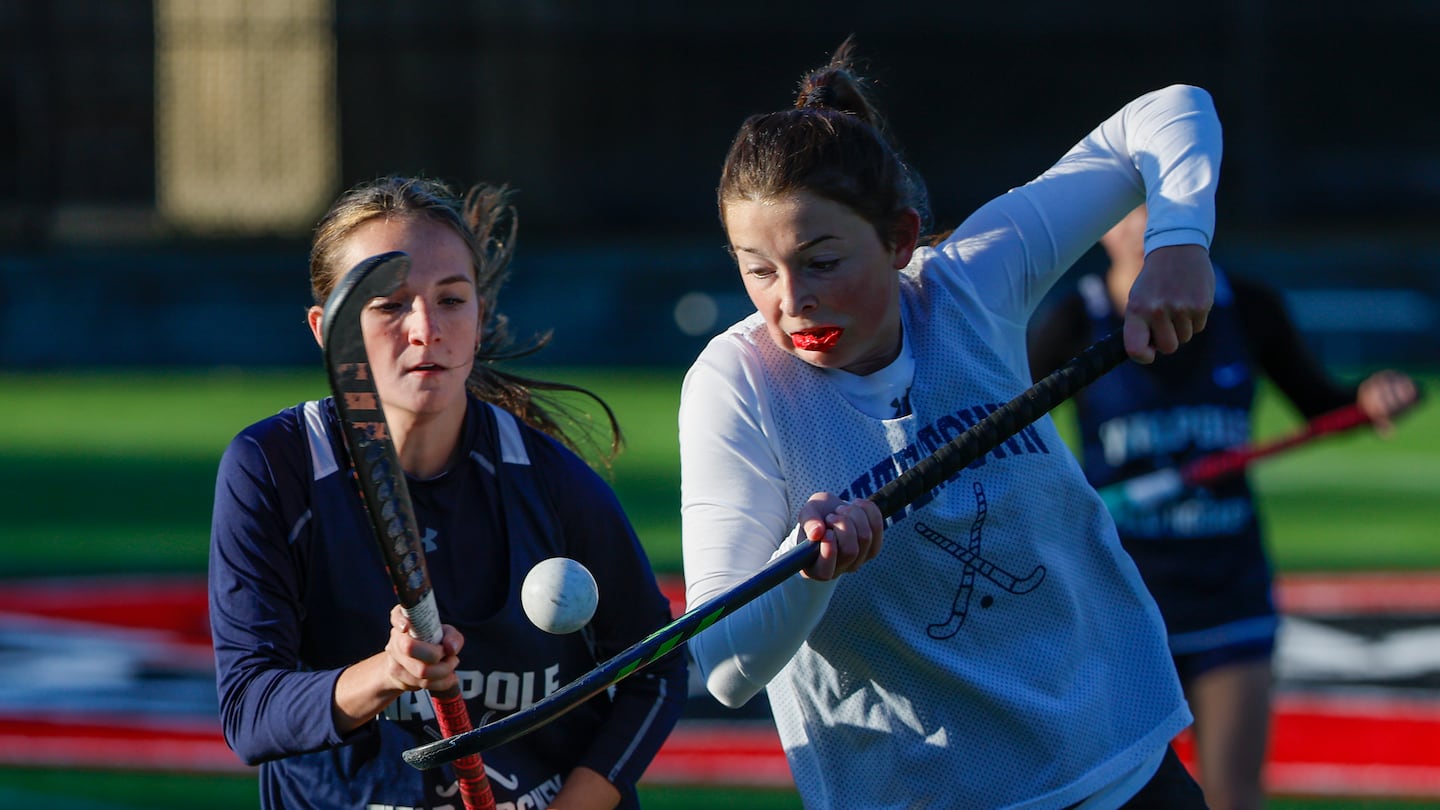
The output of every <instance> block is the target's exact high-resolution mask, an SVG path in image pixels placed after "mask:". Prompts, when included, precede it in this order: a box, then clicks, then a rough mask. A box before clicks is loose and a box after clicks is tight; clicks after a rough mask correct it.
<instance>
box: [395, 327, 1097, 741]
mask: <svg viewBox="0 0 1440 810" xmlns="http://www.w3.org/2000/svg"><path fill="white" fill-rule="evenodd" d="M1124 359H1125V345H1124V342H1123V337H1122V335H1121V334H1120V333H1119V332H1116V333H1114V334H1112V335H1109V336H1108V337H1106V338H1104V339H1102V340H1100V341H1099V342H1097V343H1096V344H1095V345H1093V346H1091V347H1090V348H1088V349H1086V350H1085V352H1084V353H1082V354H1081V355H1080V356H1079V357H1076V358H1075V359H1073V360H1071V361H1070V362H1069V363H1067V364H1065V365H1064V366H1062V367H1061V368H1059V369H1057V370H1056V371H1055V372H1054V373H1052V374H1050V375H1049V376H1047V377H1045V378H1044V379H1042V380H1040V381H1039V382H1037V383H1036V384H1035V385H1033V386H1031V387H1030V388H1028V389H1026V390H1025V391H1024V392H1023V393H1021V394H1020V395H1019V396H1018V397H1016V398H1015V399H1012V400H1010V402H1008V403H1006V404H1005V405H1002V406H1001V407H999V408H998V409H996V410H995V411H994V412H992V413H991V414H990V415H989V416H987V417H986V418H985V419H983V420H981V421H980V422H979V423H977V424H976V425H975V426H974V427H972V428H970V429H969V430H967V431H965V432H964V433H962V434H961V435H959V436H957V437H955V438H954V439H952V440H951V441H950V442H949V443H948V444H946V445H945V446H943V447H941V448H940V449H938V450H936V451H935V452H934V453H933V454H931V455H930V456H929V457H927V458H925V459H923V460H921V461H920V462H919V463H917V464H916V465H915V466H913V467H911V468H910V469H908V470H906V471H905V472H903V473H901V474H900V475H899V476H898V477H897V478H895V479H894V480H892V481H890V482H889V483H887V484H886V485H884V486H883V487H881V488H880V489H879V490H877V491H876V492H875V494H874V495H872V496H871V497H870V500H871V501H873V502H874V503H875V504H876V505H877V506H879V507H880V511H881V513H882V514H884V515H885V516H886V517H890V516H893V515H894V514H895V513H896V512H898V511H899V510H900V509H903V508H904V507H905V506H906V505H908V504H910V503H912V502H913V501H914V500H915V499H917V498H919V497H920V496H921V495H924V494H925V493H927V492H929V491H930V490H932V489H934V488H935V487H936V486H939V485H940V484H941V483H943V482H944V481H945V480H946V479H947V478H949V477H951V476H952V475H955V474H957V473H959V472H960V471H961V470H963V469H964V468H965V467H966V466H968V465H969V464H970V463H971V462H973V461H974V460H976V459H978V458H980V457H981V456H983V455H984V454H985V453H987V452H989V451H990V450H993V449H994V448H995V447H997V446H999V444H1000V443H1001V442H1003V441H1005V440H1006V439H1008V438H1009V437H1010V436H1012V435H1014V434H1015V433H1016V432H1018V431H1019V430H1021V429H1022V428H1024V427H1025V426H1027V425H1029V424H1030V423H1032V422H1034V421H1035V420H1037V419H1039V418H1040V417H1041V416H1043V415H1045V413H1047V412H1048V411H1050V410H1051V409H1053V408H1054V407H1055V406H1056V405H1059V404H1060V403H1061V402H1063V401H1065V400H1066V399H1068V398H1069V397H1071V396H1073V395H1074V394H1075V393H1076V392H1077V391H1079V390H1080V389H1081V388H1084V387H1085V386H1086V385H1089V384H1090V383H1092V382H1094V381H1095V380H1097V379H1099V378H1100V377H1101V376H1102V375H1104V374H1105V373H1106V372H1108V371H1109V370H1111V369H1112V368H1114V367H1115V366H1117V365H1119V364H1120V362H1121V361H1122V360H1124ZM819 554H820V544H819V543H801V544H800V545H797V546H795V547H794V548H792V549H790V550H788V551H786V552H785V553H783V554H781V555H780V556H779V557H776V558H775V559H773V560H771V561H770V563H769V564H768V565H766V566H765V567H764V568H762V569H760V571H758V572H757V573H755V574H753V575H751V576H750V577H749V578H747V579H745V580H743V581H741V582H739V583H737V584H736V585H735V586H733V587H732V588H730V589H729V590H727V591H725V592H724V593H721V594H718V595H716V596H715V597H713V598H711V599H709V600H707V601H706V602H704V603H702V604H700V605H698V606H696V607H694V608H692V609H691V610H689V611H687V612H686V613H685V614H684V615H683V616H680V617H679V618H677V619H675V620H674V621H673V622H671V623H669V624H667V625H665V626H664V627H662V628H660V629H659V630H656V631H655V632H654V633H651V634H650V635H649V636H647V637H645V638H644V639H642V640H640V641H639V642H637V643H635V644H634V645H632V646H631V647H630V648H629V649H627V650H625V651H624V652H621V653H619V654H618V655H616V656H615V657H614V658H611V659H610V660H609V661H606V662H604V663H603V664H601V665H599V666H598V667H596V668H595V669H593V670H591V671H590V672H588V673H586V674H585V675H582V676H580V677H579V678H577V679H575V680H574V681H572V682H571V683H569V684H567V685H566V686H564V687H562V688H561V689H560V690H559V691H556V692H554V693H552V694H550V695H549V696H548V697H546V698H545V699H543V700H541V701H539V702H538V703H536V704H535V705H533V706H531V707H530V708H529V709H527V710H525V711H522V712H517V713H515V714H512V715H510V716H508V717H504V718H501V719H500V720H496V721H495V722H492V723H486V724H485V725H483V726H481V727H480V728H477V729H475V730H474V731H470V732H467V733H466V734H463V735H460V736H459V737H454V738H448V739H443V740H437V741H436V742H433V743H428V744H426V745H422V746H418V747H416V748H412V749H410V750H409V751H406V752H405V761H406V762H408V763H410V764H411V765H413V766H415V767H416V768H420V769H426V768H433V767H436V766H438V765H443V764H445V763H446V762H450V761H453V760H454V759H455V758H456V757H459V756H464V755H466V754H469V753H473V752H477V751H485V750H489V749H491V748H494V747H495V746H498V745H503V744H504V743H506V742H509V741H510V740H513V739H515V738H516V737H520V736H522V735H524V734H527V733H529V732H531V731H534V730H535V729H537V728H539V727H541V726H543V725H546V724H547V723H550V722H551V721H553V720H555V719H556V718H557V717H559V716H561V715H562V714H564V713H565V712H568V711H570V710H571V709H573V708H575V707H576V706H578V705H580V704H581V703H583V702H585V701H586V700H589V699H590V698H592V697H594V696H595V695H597V694H599V693H600V692H602V691H604V690H606V689H607V688H609V687H610V686H611V685H612V684H614V683H616V682H617V681H619V680H621V679H623V678H626V677H628V676H630V675H631V674H633V673H635V672H637V671H639V670H640V669H643V668H644V667H646V666H649V665H650V664H652V663H654V662H655V661H658V660H659V659H661V658H663V657H664V656H666V655H668V654H670V653H671V652H673V651H674V650H675V649H676V648H677V647H679V646H680V645H681V644H683V643H684V642H685V641H687V640H689V639H690V638H691V637H693V636H694V635H696V634H697V633H699V632H701V631H702V630H704V629H705V628H707V627H709V626H711V625H713V624H715V623H716V622H718V621H719V620H721V619H723V618H724V617H725V616H727V615H729V614H730V613H733V612H734V611H736V610H738V609H739V608H740V607H742V606H744V605H745V604H746V603H748V602H750V601H751V600H753V599H755V598H756V597H757V596H759V595H760V594H762V593H764V592H766V591H768V590H770V589H772V588H774V587H775V586H777V585H779V584H780V583H781V582H784V581H785V580H787V579H789V578H790V577H792V576H794V575H795V574H796V573H798V572H799V571H801V570H802V569H804V568H806V567H807V566H809V565H810V564H811V563H813V562H814V561H815V559H816V558H817V557H818V556H819Z"/></svg>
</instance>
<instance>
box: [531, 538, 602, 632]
mask: <svg viewBox="0 0 1440 810" xmlns="http://www.w3.org/2000/svg"><path fill="white" fill-rule="evenodd" d="M599 601H600V590H599V588H597V587H596V586H595V577H593V576H591V575H590V570H589V569H588V568H586V567H585V566H583V565H581V564H580V563H578V562H576V561H575V560H572V559H570V558H569V557H551V558H550V559H548V560H541V561H540V562H538V563H536V564H535V567H534V568H531V569H530V573H528V574H526V575H525V583H524V584H523V585H521V586H520V603H521V604H522V605H524V607H525V615H526V616H528V617H530V621H531V622H532V623H533V624H534V625H535V626H536V627H538V628H540V629H541V630H544V631H545V632H547V633H554V634H555V635H557V636H559V635H564V634H566V633H573V632H575V631H576V630H579V629H580V628H582V627H584V626H585V625H587V624H589V623H590V617H592V616H594V615H595V605H596V604H598V603H599Z"/></svg>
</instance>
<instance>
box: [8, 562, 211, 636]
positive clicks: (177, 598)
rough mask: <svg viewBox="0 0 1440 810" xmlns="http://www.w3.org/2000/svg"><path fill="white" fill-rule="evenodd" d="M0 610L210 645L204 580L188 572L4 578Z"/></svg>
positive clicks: (207, 605) (207, 604)
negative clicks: (178, 574) (160, 633)
mask: <svg viewBox="0 0 1440 810" xmlns="http://www.w3.org/2000/svg"><path fill="white" fill-rule="evenodd" d="M0 613H14V614H25V615H29V616H33V617H42V618H47V619H64V620H69V621H77V622H87V623H91V624H100V625H106V626H109V627H126V628H133V629H137V630H147V631H155V630H161V631H167V632H168V633H170V634H172V635H173V637H174V639H173V640H175V641H179V642H182V643H188V644H198V645H202V646H204V647H207V648H208V647H209V646H210V620H209V618H208V616H209V601H208V599H207V597H206V593H205V581H204V580H203V579H200V580H197V579H196V578H195V577H190V576H186V577H124V578H120V577H97V578H94V579H90V578H74V579H70V578H67V579H36V580H27V581H18V582H6V583H5V584H4V587H3V588H0Z"/></svg>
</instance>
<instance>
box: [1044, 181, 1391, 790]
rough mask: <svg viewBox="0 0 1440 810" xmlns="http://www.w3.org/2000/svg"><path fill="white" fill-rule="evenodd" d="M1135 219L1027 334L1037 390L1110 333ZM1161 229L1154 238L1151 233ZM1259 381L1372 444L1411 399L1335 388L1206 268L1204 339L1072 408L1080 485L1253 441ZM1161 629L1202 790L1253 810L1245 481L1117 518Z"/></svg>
mask: <svg viewBox="0 0 1440 810" xmlns="http://www.w3.org/2000/svg"><path fill="white" fill-rule="evenodd" d="M1146 223H1147V218H1146V208H1145V206H1143V205H1142V206H1140V207H1138V208H1136V209H1135V210H1134V211H1131V212H1130V213H1129V214H1128V215H1127V216H1126V217H1125V219H1124V220H1122V221H1121V222H1120V223H1119V224H1117V225H1116V226H1115V227H1114V228H1113V229H1111V230H1110V231H1109V232H1107V233H1106V234H1105V235H1104V237H1102V238H1101V240H1100V244H1101V245H1102V246H1103V247H1104V249H1105V252H1106V254H1107V255H1108V257H1109V260H1110V264H1109V267H1108V269H1107V270H1106V272H1105V273H1104V275H1103V276H1095V275H1091V276H1085V277H1084V278H1082V279H1081V280H1080V282H1079V284H1078V286H1077V290H1076V292H1075V293H1074V294H1072V295H1070V296H1068V297H1066V298H1065V299H1063V300H1062V301H1061V302H1060V303H1058V304H1057V305H1056V306H1055V307H1054V308H1053V310H1052V311H1051V312H1049V313H1046V314H1045V315H1044V316H1042V317H1038V318H1037V319H1036V321H1035V325H1034V326H1033V328H1032V330H1031V337H1030V358H1031V374H1032V375H1034V376H1035V378H1036V379H1038V378H1040V377H1041V376H1044V375H1045V374H1046V373H1048V371H1049V370H1051V369H1053V368H1056V367H1058V366H1059V365H1060V364H1061V363H1063V362H1064V361H1065V360H1066V359H1068V358H1069V357H1070V356H1071V354H1070V353H1073V352H1074V351H1076V350H1078V349H1079V348H1083V347H1084V346H1086V345H1088V344H1089V343H1090V342H1091V341H1093V340H1095V339H1096V338H1097V337H1099V336H1101V335H1104V334H1107V333H1108V331H1110V330H1113V329H1115V328H1117V327H1118V326H1119V325H1120V322H1121V314H1120V313H1122V312H1124V308H1125V302H1126V299H1127V298H1128V296H1129V293H1130V289H1131V285H1132V284H1133V283H1134V282H1135V280H1136V277H1137V276H1138V274H1139V273H1140V271H1141V268H1142V267H1143V265H1144V262H1145V242H1146V227H1147V224H1146ZM1153 227H1158V226H1152V230H1153ZM1261 374H1264V375H1265V376H1267V377H1269V378H1270V379H1271V380H1272V381H1273V382H1274V383H1275V385H1276V386H1277V387H1278V388H1279V390H1280V391H1281V393H1283V394H1284V395H1285V397H1286V399H1287V400H1289V401H1290V403H1291V404H1292V405H1293V406H1294V407H1295V408H1296V409H1297V410H1298V411H1299V412H1300V413H1301V415H1302V416H1304V417H1306V418H1307V419H1308V418H1311V417H1314V416H1317V415H1319V414H1321V413H1324V412H1325V411H1329V410H1333V409H1334V408H1337V407H1339V406H1341V405H1345V404H1348V403H1352V402H1357V401H1358V403H1359V404H1360V406H1361V408H1362V409H1363V410H1364V412H1365V413H1366V414H1367V415H1368V416H1369V417H1370V418H1371V419H1372V420H1373V421H1374V422H1375V424H1376V426H1377V427H1379V428H1381V429H1382V430H1386V429H1388V428H1389V427H1390V419H1391V418H1392V417H1393V416H1395V415H1396V414H1398V413H1399V412H1400V411H1402V410H1404V409H1405V408H1407V407H1409V406H1410V405H1411V404H1412V403H1414V401H1415V397H1416V386H1415V383H1414V382H1413V381H1412V380H1411V379H1410V378H1409V377H1407V376H1405V375H1404V374H1401V373H1399V372H1396V371H1381V372H1377V373H1375V374H1373V375H1371V376H1369V377H1367V378H1366V379H1365V380H1364V381H1363V382H1361V383H1360V384H1359V386H1343V385H1339V384H1337V383H1336V382H1334V381H1332V380H1331V379H1330V378H1329V377H1328V376H1327V375H1326V374H1325V372H1324V371H1323V370H1322V369H1321V368H1320V366H1319V365H1318V363H1317V362H1316V361H1315V360H1314V358H1313V357H1312V355H1311V354H1310V352H1309V351H1308V350H1307V349H1306V347H1305V346H1304V345H1303V343H1302V341H1301V339H1300V336H1299V334H1298V333H1297V331H1296V330H1295V328H1294V326H1293V325H1292V323H1291V320H1290V318H1289V316H1288V315H1287V313H1286V311H1285V308H1284V306H1283V305H1282V303H1281V301H1280V298H1279V296H1278V295H1276V293H1275V292H1274V291H1272V290H1270V289H1269V288H1267V287H1264V286H1262V285H1260V284H1258V283H1256V282H1254V281H1249V280H1246V279H1244V278H1242V277H1239V276H1236V275H1233V274H1229V273H1226V272H1224V271H1221V270H1218V269H1217V270H1216V293H1215V306H1214V308H1213V309H1211V311H1210V319H1209V323H1208V324H1207V326H1206V328H1205V331H1204V333H1202V334H1201V335H1199V336H1197V337H1196V339H1195V340H1194V341H1192V343H1191V345H1189V346H1187V347H1186V348H1185V350H1184V351H1182V352H1177V353H1176V354H1175V355H1174V356H1171V357H1163V358H1160V359H1158V360H1156V362H1155V363H1153V364H1152V365H1148V366H1140V365H1136V364H1127V365H1125V366H1122V367H1120V368H1118V369H1116V370H1115V371H1113V372H1111V373H1110V374H1109V375H1107V376H1105V377H1104V378H1102V379H1101V380H1100V381H1098V382H1096V383H1095V384H1093V385H1091V386H1090V387H1089V388H1088V389H1086V390H1084V391H1082V392H1081V393H1080V394H1079V396H1078V397H1076V404H1077V414H1078V417H1079V423H1080V436H1081V441H1082V446H1083V452H1082V459H1083V464H1084V467H1085V473H1086V475H1087V477H1089V479H1090V482H1091V483H1092V484H1093V485H1095V486H1096V487H1103V486H1105V485H1106V484H1109V483H1113V482H1115V481H1119V480H1123V479H1126V478H1131V477H1134V476H1136V475H1140V474H1143V473H1146V472H1150V471H1153V470H1155V469H1159V468H1164V467H1178V466H1179V465H1181V464H1183V463H1185V462H1186V461H1189V460H1191V459H1193V458H1195V457H1197V456H1200V455H1204V454H1206V453H1210V452H1214V451H1216V450H1222V449H1225V448H1227V447H1231V446H1235V445H1238V444H1241V443H1243V442H1246V441H1249V440H1250V424H1251V409H1252V408H1253V406H1254V403H1255V393H1256V384H1257V378H1258V377H1259V375H1261ZM1117 521H1118V529H1119V532H1120V538H1121V541H1122V542H1123V543H1124V545H1125V548H1126V550H1127V551H1129V552H1130V555H1131V556H1132V557H1134V559H1135V562H1136V563H1137V565H1139V567H1140V572H1141V574H1142V575H1143V576H1144V577H1145V582H1146V585H1147V586H1149V588H1150V590H1151V592H1152V593H1153V594H1154V595H1155V598H1156V600H1157V601H1158V603H1159V605H1160V610H1161V613H1162V614H1163V615H1164V617H1165V621H1166V624H1167V627H1168V632H1169V637H1170V650H1171V653H1172V654H1173V655H1174V657H1175V665H1176V667H1177V669H1178V670H1179V674H1180V679H1181V682H1182V684H1183V685H1184V687H1185V693H1186V696H1187V697H1188V699H1189V702H1190V706H1191V710H1192V711H1193V712H1194V713H1195V726H1194V733H1195V742H1196V754H1197V758H1198V760H1199V766H1200V768H1199V770H1200V775H1201V784H1202V785H1203V786H1204V789H1205V796H1206V799H1207V801H1208V802H1209V804H1210V806H1211V807H1213V808H1216V809H1217V810H1230V809H1231V808H1237V809H1238V808H1251V809H1255V810H1258V808H1261V807H1263V805H1264V795H1263V790H1262V783H1261V771H1262V766H1263V764H1264V761H1265V753H1266V745H1267V739H1268V734H1269V717H1270V687H1271V669H1270V663H1271V655H1272V653H1273V651H1274V647H1275V631H1276V627H1277V623H1278V622H1277V618H1276V613H1275V606H1274V603H1273V602H1272V600H1271V571H1270V564H1269V561H1268V559H1267V557H1266V554H1265V551H1264V547H1263V543H1262V539H1261V532H1260V524H1259V520H1258V518H1257V515H1256V511H1255V503H1254V496H1253V493H1252V492H1251V489H1250V485H1249V483H1248V481H1247V480H1246V478H1245V477H1244V476H1235V477H1232V478H1230V479H1228V480H1227V481H1225V482H1223V483H1219V484H1216V485H1213V486H1207V487H1197V488H1194V489H1191V490H1190V491H1187V492H1186V493H1184V495H1183V496H1181V497H1179V498H1177V499H1175V500H1172V501H1170V502H1168V503H1165V504H1163V505H1158V506H1155V507H1153V508H1148V509H1137V510H1126V512H1125V513H1124V514H1122V515H1120V516H1118V517H1117Z"/></svg>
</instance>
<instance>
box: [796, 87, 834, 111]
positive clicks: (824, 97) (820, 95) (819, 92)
mask: <svg viewBox="0 0 1440 810" xmlns="http://www.w3.org/2000/svg"><path fill="white" fill-rule="evenodd" d="M835 96H836V93H835V87H834V85H831V84H829V83H826V84H821V85H816V86H814V87H811V88H810V90H809V91H808V92H806V93H803V94H802V95H801V96H800V103H799V104H798V105H796V106H798V107H829V108H831V109H834V108H835V102H836V98H835Z"/></svg>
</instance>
